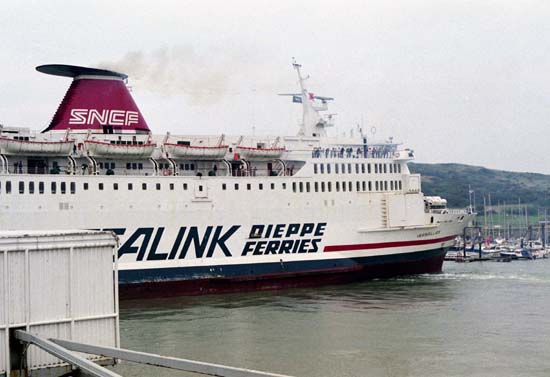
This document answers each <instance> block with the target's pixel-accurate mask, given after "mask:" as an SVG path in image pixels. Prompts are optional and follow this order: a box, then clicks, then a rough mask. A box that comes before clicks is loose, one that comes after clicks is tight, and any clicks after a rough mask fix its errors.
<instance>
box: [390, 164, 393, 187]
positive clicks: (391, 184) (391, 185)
mask: <svg viewBox="0 0 550 377" xmlns="http://www.w3.org/2000/svg"><path fill="white" fill-rule="evenodd" d="M390 166H391V165H390ZM390 190H392V191H393V181H390Z"/></svg>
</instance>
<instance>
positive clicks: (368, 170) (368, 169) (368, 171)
mask: <svg viewBox="0 0 550 377" xmlns="http://www.w3.org/2000/svg"><path fill="white" fill-rule="evenodd" d="M367 173H369V174H370V164H367Z"/></svg>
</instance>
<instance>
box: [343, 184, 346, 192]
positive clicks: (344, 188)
mask: <svg viewBox="0 0 550 377" xmlns="http://www.w3.org/2000/svg"><path fill="white" fill-rule="evenodd" d="M342 191H343V192H346V182H342Z"/></svg>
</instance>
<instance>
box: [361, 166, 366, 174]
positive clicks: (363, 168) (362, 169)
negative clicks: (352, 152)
mask: <svg viewBox="0 0 550 377" xmlns="http://www.w3.org/2000/svg"><path fill="white" fill-rule="evenodd" d="M361 173H363V174H365V164H361Z"/></svg>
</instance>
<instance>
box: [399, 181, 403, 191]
mask: <svg viewBox="0 0 550 377" xmlns="http://www.w3.org/2000/svg"><path fill="white" fill-rule="evenodd" d="M401 189H402V188H401V181H399V190H401Z"/></svg>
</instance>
